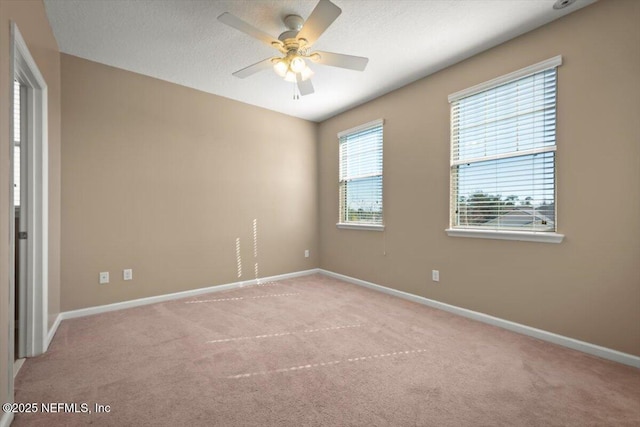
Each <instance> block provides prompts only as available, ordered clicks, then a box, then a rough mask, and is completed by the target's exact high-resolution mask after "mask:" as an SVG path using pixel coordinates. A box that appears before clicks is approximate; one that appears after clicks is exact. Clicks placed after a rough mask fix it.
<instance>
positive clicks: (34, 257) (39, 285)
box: [7, 21, 49, 396]
mask: <svg viewBox="0 0 640 427" xmlns="http://www.w3.org/2000/svg"><path fill="white" fill-rule="evenodd" d="M16 78H17V79H18V81H19V82H20V83H21V84H22V85H24V86H26V87H27V90H26V98H25V101H26V102H25V103H26V104H27V106H26V117H21V120H25V119H26V120H27V125H26V133H27V135H26V138H24V142H25V143H26V144H27V146H28V149H27V150H26V151H27V153H28V154H27V156H28V157H27V169H28V171H27V179H26V182H21V183H20V184H21V185H26V186H27V195H28V200H27V203H26V204H27V209H26V212H21V215H25V214H26V216H27V229H28V232H29V235H28V238H27V280H26V303H27V310H26V311H27V313H26V318H27V321H26V355H27V356H28V357H32V356H37V355H39V354H42V353H44V352H45V351H47V348H48V345H49V343H48V340H47V335H48V329H49V328H48V304H49V298H48V272H49V266H48V260H49V252H48V244H49V240H48V228H49V227H48V219H49V212H48V211H49V153H48V146H49V145H48V139H47V137H48V117H47V116H48V115H47V105H48V104H47V83H46V82H45V80H44V78H43V77H42V74H41V73H40V70H39V69H38V66H37V65H36V62H35V61H34V60H33V57H32V56H31V54H30V53H29V49H28V48H27V44H26V43H25V41H24V38H23V37H22V34H20V30H19V29H18V26H17V25H16V23H15V22H13V21H12V22H11V70H10V87H11V91H10V94H11V95H10V112H11V118H10V120H9V132H10V135H11V141H13V102H14V100H13V96H14V95H13V93H14V92H13V80H14V79H16ZM23 111H25V110H23ZM21 139H22V138H21ZM21 143H22V141H21ZM10 145H11V153H10V159H11V177H12V178H11V182H13V151H14V150H13V144H10ZM10 187H11V188H10V191H9V193H10V196H9V201H10V202H9V203H8V204H7V206H8V207H9V208H10V214H9V215H10V216H9V219H10V221H9V227H10V229H9V238H10V242H9V244H10V245H11V251H10V254H11V255H10V257H9V258H10V259H9V311H10V316H9V352H8V353H9V356H8V357H9V360H8V362H9V363H8V368H9V375H8V376H9V388H10V390H9V392H10V393H9V395H10V396H13V358H14V352H15V349H14V327H15V325H14V322H15V320H14V317H15V314H14V298H15V295H14V291H15V284H14V279H15V271H14V270H15V267H14V262H15V261H14V250H13V248H15V241H14V235H15V230H14V225H15V212H14V207H13V185H11V186H10Z"/></svg>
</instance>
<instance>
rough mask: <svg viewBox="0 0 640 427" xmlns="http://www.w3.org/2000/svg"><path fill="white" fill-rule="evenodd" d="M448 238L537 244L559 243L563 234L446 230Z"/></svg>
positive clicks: (562, 238)
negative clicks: (516, 241) (471, 238)
mask: <svg viewBox="0 0 640 427" xmlns="http://www.w3.org/2000/svg"><path fill="white" fill-rule="evenodd" d="M445 231H446V232H447V235H448V236H449V237H473V238H478V239H496V240H519V241H524V242H538V243H561V242H562V240H564V234H559V233H550V232H545V231H510V230H478V229H473V230H471V229H459V228H447V229H446V230H445Z"/></svg>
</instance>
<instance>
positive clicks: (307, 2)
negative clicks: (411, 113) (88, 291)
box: [44, 0, 595, 121]
mask: <svg viewBox="0 0 640 427" xmlns="http://www.w3.org/2000/svg"><path fill="white" fill-rule="evenodd" d="M332 1H333V2H334V3H335V4H336V5H337V6H339V7H340V8H341V9H342V14H341V15H340V16H339V17H338V19H337V20H336V21H335V22H334V23H333V25H331V27H329V29H328V30H327V32H326V33H324V34H323V35H322V37H320V39H319V40H318V41H317V42H316V43H315V45H314V46H313V48H314V49H317V50H324V51H329V52H337V53H346V54H351V55H357V56H366V57H368V58H369V64H368V66H367V69H366V70H365V71H364V72H357V71H351V70H344V69H339V68H334V67H327V66H322V65H318V64H313V63H311V65H310V66H311V67H312V68H313V70H314V71H315V76H314V77H313V85H314V87H315V93H314V94H312V95H308V96H304V97H300V99H299V100H293V96H292V95H293V84H292V83H287V82H285V81H284V80H282V78H280V77H278V76H277V75H276V74H275V73H274V72H273V71H272V70H265V71H262V72H260V73H258V74H255V75H253V76H251V77H248V78H246V79H239V78H236V77H233V76H232V75H231V73H232V72H234V71H237V70H239V69H241V68H244V67H245V66H247V65H250V64H253V63H255V62H258V61H260V60H262V59H265V58H269V57H271V56H275V54H277V51H276V50H275V49H272V48H270V47H269V46H267V45H264V44H262V43H261V42H259V41H258V40H255V39H252V38H251V37H249V36H247V35H245V34H243V33H241V32H239V31H237V30H235V29H233V28H230V27H228V26H226V25H224V24H222V23H220V22H218V20H217V19H216V18H217V17H218V16H219V15H220V14H222V13H223V12H231V13H232V14H234V15H236V16H238V17H239V18H241V19H243V20H245V21H247V22H248V23H250V24H252V25H254V26H256V27H257V28H259V29H261V30H263V31H265V32H267V33H269V34H272V35H273V36H275V37H277V36H278V35H279V34H280V33H281V32H283V31H284V30H285V27H284V24H283V23H282V18H283V17H284V16H285V15H288V14H298V15H300V16H302V17H303V18H305V19H306V17H307V16H308V15H309V14H310V13H311V11H312V10H313V8H314V7H315V5H316V3H317V1H316V0H220V1H216V0H206V1H203V0H136V1H134V0H101V1H98V0H91V1H87V0H45V1H44V2H45V6H46V9H47V14H48V16H49V20H50V22H51V26H52V27H53V32H54V34H55V37H56V39H57V41H58V44H59V46H60V50H61V51H62V52H64V53H68V54H70V55H75V56H79V57H81V58H86V59H89V60H92V61H96V62H100V63H103V64H107V65H111V66H114V67H118V68H122V69H125V70H130V71H134V72H137V73H141V74H145V75H148V76H152V77H156V78H159V79H162V80H167V81H170V82H173V83H177V84H180V85H184V86H188V87H191V88H195V89H198V90H202V91H205V92H209V93H213V94H216V95H221V96H224V97H227V98H231V99H235V100H238V101H242V102H245V103H248V104H253V105H257V106H260V107H263V108H267V109H270V110H274V111H278V112H281V113H285V114H288V115H291V116H296V117H300V118H303V119H308V120H313V121H322V120H324V119H326V118H328V117H331V116H333V115H335V114H338V113H340V112H342V111H345V110H347V109H349V108H351V107H354V106H356V105H358V104H362V103H364V102H366V101H368V100H371V99H373V98H376V97H378V96H380V95H382V94H384V93H387V92H389V91H391V90H393V89H396V88H398V87H401V86H404V85H406V84H407V83H410V82H412V81H415V80H417V79H419V78H421V77H424V76H427V75H429V74H431V73H433V72H435V71H438V70H440V69H442V68H444V67H446V66H448V65H451V64H454V63H456V62H458V61H461V60H463V59H465V58H468V57H470V56H472V55H474V54H476V53H478V52H481V51H483V50H486V49H488V48H490V47H493V46H495V45H498V44H500V43H502V42H504V41H506V40H509V39H511V38H513V37H516V36H518V35H520V34H523V33H525V32H527V31H530V30H532V29H534V28H537V27H539V26H541V25H544V24H546V23H547V22H550V21H553V20H554V19H557V18H560V17H562V16H564V15H566V14H568V13H571V12H573V11H576V10H578V9H580V8H581V7H584V6H587V5H589V4H591V3H593V2H594V1H595V0H577V1H576V2H575V3H574V4H573V5H571V6H569V7H567V8H565V9H562V10H554V9H553V7H552V6H553V4H554V2H555V0H332ZM531 59H532V62H535V61H538V60H542V59H545V58H531Z"/></svg>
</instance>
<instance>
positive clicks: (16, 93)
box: [13, 80, 21, 206]
mask: <svg viewBox="0 0 640 427" xmlns="http://www.w3.org/2000/svg"><path fill="white" fill-rule="evenodd" d="M13 103H14V104H13V205H14V206H20V129H21V127H20V126H21V125H20V112H21V107H20V82H18V80H14V81H13Z"/></svg>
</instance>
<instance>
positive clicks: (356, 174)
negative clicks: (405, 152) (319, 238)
mask: <svg viewBox="0 0 640 427" xmlns="http://www.w3.org/2000/svg"><path fill="white" fill-rule="evenodd" d="M382 127H383V121H382V120H376V121H374V122H371V123H367V124H365V125H362V126H359V127H357V128H354V129H350V130H347V131H344V132H340V133H339V134H338V138H339V144H340V154H339V155H340V172H339V175H340V176H339V181H340V203H339V205H340V219H339V223H342V224H367V225H382V223H383V222H382Z"/></svg>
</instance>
